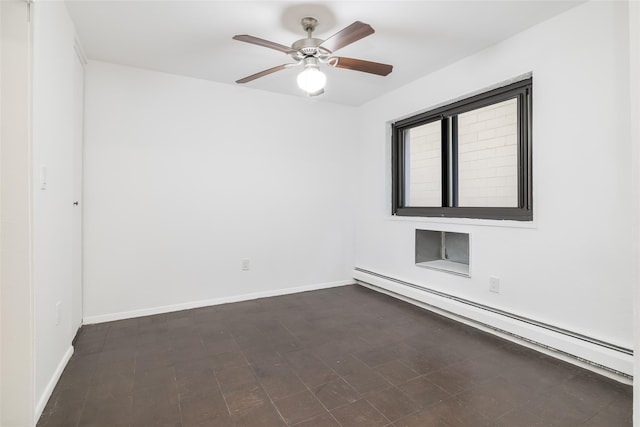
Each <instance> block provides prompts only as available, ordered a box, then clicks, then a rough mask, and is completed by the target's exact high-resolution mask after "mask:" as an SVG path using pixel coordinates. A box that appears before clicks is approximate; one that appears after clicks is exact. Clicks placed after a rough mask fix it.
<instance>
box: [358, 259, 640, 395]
mask: <svg viewBox="0 0 640 427" xmlns="http://www.w3.org/2000/svg"><path fill="white" fill-rule="evenodd" d="M354 279H356V281H357V282H358V283H360V284H362V285H363V286H367V287H370V288H372V289H374V290H377V291H379V292H383V293H387V294H389V295H391V296H394V297H396V298H400V299H403V300H404V301H407V302H409V303H411V304H414V305H417V306H420V307H422V308H425V309H427V310H430V311H433V312H436V313H438V314H441V315H443V316H446V317H449V318H452V319H454V320H457V321H460V322H462V323H465V324H468V325H470V326H473V327H476V328H479V329H482V330H484V331H486V332H489V333H492V334H494V335H498V336H500V337H502V338H505V339H507V340H510V341H513V342H516V343H518V344H521V345H524V346H527V347H530V348H533V349H535V350H537V351H540V352H543V353H545V354H548V355H551V356H553V357H556V358H559V359H562V360H565V361H567V362H569V363H572V364H574V365H578V366H581V367H583V368H586V369H589V370H591V371H594V372H597V373H599V374H601V375H605V376H607V377H610V378H613V379H615V380H617V381H620V382H623V383H626V384H630V383H631V381H632V379H633V351H632V350H630V349H626V348H622V347H619V346H616V345H614V344H609V343H606V342H603V341H600V340H597V339H591V340H589V339H588V338H589V337H585V336H584V335H580V334H577V333H570V331H566V330H562V329H560V328H556V330H553V329H549V325H545V324H541V323H539V324H536V322H534V321H530V320H529V319H524V318H522V317H519V316H517V315H513V314H510V313H506V314H505V312H501V310H497V309H493V310H492V309H491V308H490V307H484V306H481V305H480V304H476V305H473V304H468V302H467V303H465V301H464V300H462V301H460V300H456V298H453V297H451V296H448V295H446V294H443V293H441V292H437V291H432V290H429V289H426V288H422V287H419V286H417V285H415V284H411V283H408V282H404V281H402V280H398V279H395V278H392V277H388V276H384V275H382V274H378V273H375V272H372V271H369V270H364V269H361V268H356V270H354ZM527 320H529V321H527ZM540 325H544V326H546V327H543V326H540ZM563 332H564V333H563ZM567 332H568V333H567Z"/></svg>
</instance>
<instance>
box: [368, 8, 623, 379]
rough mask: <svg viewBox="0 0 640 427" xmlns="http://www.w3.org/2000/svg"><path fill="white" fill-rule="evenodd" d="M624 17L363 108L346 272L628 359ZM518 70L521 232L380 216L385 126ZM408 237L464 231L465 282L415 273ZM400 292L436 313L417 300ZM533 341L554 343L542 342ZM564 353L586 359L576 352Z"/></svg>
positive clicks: (385, 178) (497, 55) (546, 31)
mask: <svg viewBox="0 0 640 427" xmlns="http://www.w3.org/2000/svg"><path fill="white" fill-rule="evenodd" d="M626 10H627V5H626V4H625V3H620V2H593V3H587V4H585V5H581V6H579V7H577V8H574V9H571V10H569V11H568V12H566V13H564V14H562V15H559V16H557V17H555V18H553V19H551V20H549V21H546V22H544V23H541V24H539V25H537V26H535V27H532V28H531V29H529V30H527V31H525V32H523V33H520V34H519V35H516V36H515V37H513V38H511V39H508V40H506V41H504V42H501V43H499V44H497V45H495V46H493V47H491V48H489V49H487V50H485V51H482V52H480V53H478V54H475V55H473V56H471V57H468V58H466V59H464V60H462V61H459V62H458V63H455V64H453V65H451V66H449V67H446V68H445V69H442V70H440V71H438V72H435V73H433V74H430V75H428V76H426V77H424V78H422V79H420V80H418V81H416V82H414V83H412V84H409V85H407V86H405V87H403V88H401V89H399V90H397V91H395V92H393V93H391V94H388V95H386V96H383V97H381V98H379V99H377V100H375V101H372V102H370V103H369V104H367V105H366V106H364V107H363V108H362V111H361V121H360V123H361V124H360V126H359V127H360V128H361V129H362V132H361V135H360V137H359V141H360V146H359V150H358V159H359V167H358V180H359V186H358V194H359V199H358V211H357V221H356V223H357V233H356V241H357V243H356V266H357V267H360V268H363V269H367V270H371V271H373V272H376V273H379V274H382V275H385V276H389V277H393V278H397V279H401V280H404V281H407V282H410V283H414V284H418V285H421V286H424V287H428V288H432V289H435V290H438V291H442V292H445V293H448V294H452V295H455V296H459V297H462V298H465V299H469V300H472V301H476V302H479V303H481V304H485V305H488V306H492V307H497V308H500V309H503V310H506V311H509V312H513V313H516V314H519V315H522V316H526V317H529V318H532V319H537V320H539V321H542V322H546V323H549V324H552V325H555V326H558V327H562V328H565V329H568V330H571V331H574V332H578V333H582V334H585V335H587V336H590V337H594V338H596V339H600V340H604V341H607V342H610V343H613V344H617V345H620V346H623V347H626V348H632V347H633V316H632V314H633V304H632V297H633V286H632V277H631V274H632V266H633V265H634V264H633V263H634V260H632V257H631V248H632V240H633V236H632V233H631V232H630V230H631V227H632V223H633V219H632V209H631V208H632V197H631V194H632V193H631V159H630V153H631V144H630V135H629V128H630V125H629V116H628V114H626V112H627V111H628V108H629V96H628V91H629V67H628V55H629V51H628V49H629V41H628V32H627V29H628V15H627V14H626ZM527 72H533V187H534V222H533V224H514V223H511V222H509V223H502V222H500V221H486V220H485V221H482V220H456V219H450V220H438V219H432V220H428V219H424V220H420V219H400V218H391V217H390V209H391V208H390V196H389V192H390V174H389V168H390V159H389V156H390V155H389V152H390V148H389V142H388V137H387V136H388V135H387V128H386V125H385V123H387V122H389V121H393V120H396V119H398V118H402V117H406V116H407V115H412V114H414V113H415V112H418V111H424V110H427V109H429V108H430V107H432V106H434V105H437V104H440V103H444V102H447V101H448V100H452V99H454V98H457V97H460V96H464V95H465V94H469V93H472V92H475V91H478V90H480V89H483V88H486V87H489V86H491V85H494V84H497V83H499V82H502V81H506V80H508V79H511V78H514V77H516V76H519V75H522V74H524V73H527ZM416 228H423V229H442V230H447V231H461V232H469V233H471V274H472V277H471V278H470V279H469V278H463V277H458V276H454V275H450V274H446V273H441V272H436V271H431V270H427V269H424V268H420V267H416V266H415V265H414V233H415V229H416ZM356 275H357V273H356ZM491 275H495V276H498V277H500V280H501V283H500V285H501V291H500V293H499V294H494V293H490V292H489V290H488V288H489V286H488V285H489V283H488V282H489V276H491ZM383 286H384V284H383ZM400 292H402V291H400ZM411 295H412V296H413V297H414V298H418V299H422V300H424V301H427V300H429V302H431V303H434V304H436V305H437V304H441V301H438V300H437V299H430V298H431V297H429V296H428V295H427V294H426V293H420V292H412V293H411ZM452 309H453V310H456V308H455V307H454V308H452ZM468 315H470V316H471V317H474V316H475V317H476V318H477V319H480V320H482V321H485V322H488V323H489V324H494V325H496V324H498V322H499V320H496V318H492V317H490V316H486V315H484V317H482V316H483V315H481V314H478V313H475V314H474V313H471V314H468ZM505 325H506V324H505ZM504 327H506V328H509V327H510V326H509V325H506V326H504ZM518 333H520V334H523V335H525V336H527V334H528V335H530V337H531V336H534V335H535V334H537V333H538V332H536V331H527V330H525V329H524V328H523V329H522V330H520V331H518ZM535 338H536V339H537V340H539V341H540V340H541V341H542V342H543V343H545V342H544V341H545V340H547V342H546V344H547V345H553V346H554V347H556V348H558V346H561V345H562V343H560V344H558V342H554V341H552V340H551V338H549V337H547V338H546V337H545V336H544V334H541V336H535ZM554 339H555V338H554ZM570 351H572V352H574V354H576V353H577V354H578V355H579V356H583V357H586V356H588V357H589V358H591V357H592V356H593V355H592V354H591V353H589V351H590V350H585V349H581V348H579V347H575V346H574V347H571V349H570ZM605 353H606V351H605ZM594 357H595V356H594ZM618 357H619V358H620V359H621V360H619V361H618V362H620V363H617V362H616V361H615V360H613V359H616V358H618ZM599 362H602V363H611V364H616V366H614V368H616V369H619V370H622V371H625V372H626V373H628V374H631V370H632V364H631V357H630V356H621V355H617V354H616V355H613V356H612V355H611V354H607V355H604V356H603V357H602V358H601V360H599Z"/></svg>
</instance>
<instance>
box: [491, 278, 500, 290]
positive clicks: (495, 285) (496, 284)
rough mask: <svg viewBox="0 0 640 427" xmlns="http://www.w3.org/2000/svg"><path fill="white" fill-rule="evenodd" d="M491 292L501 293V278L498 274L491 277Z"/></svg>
mask: <svg viewBox="0 0 640 427" xmlns="http://www.w3.org/2000/svg"><path fill="white" fill-rule="evenodd" d="M489 292H495V293H496V294H499V293H500V278H499V277H496V276H490V277H489Z"/></svg>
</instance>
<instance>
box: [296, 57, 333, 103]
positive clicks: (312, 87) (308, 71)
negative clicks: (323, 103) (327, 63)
mask: <svg viewBox="0 0 640 427" xmlns="http://www.w3.org/2000/svg"><path fill="white" fill-rule="evenodd" d="M314 60H315V61H314ZM326 84H327V76H325V74H324V73H323V72H322V71H320V67H318V63H317V60H316V58H307V59H305V64H304V70H302V72H301V73H300V74H298V87H299V88H300V89H302V90H303V91H305V92H306V93H308V94H313V93H317V92H319V91H321V90H322V89H324V86H325V85H326Z"/></svg>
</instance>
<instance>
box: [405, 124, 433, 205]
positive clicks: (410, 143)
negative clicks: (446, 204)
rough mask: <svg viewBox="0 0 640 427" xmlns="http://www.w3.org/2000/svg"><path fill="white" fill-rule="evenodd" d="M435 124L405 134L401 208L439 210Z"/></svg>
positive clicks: (407, 131) (410, 130) (412, 129)
mask: <svg viewBox="0 0 640 427" xmlns="http://www.w3.org/2000/svg"><path fill="white" fill-rule="evenodd" d="M441 126H442V125H441V122H440V121H439V120H438V121H435V122H431V123H427V124H424V125H421V126H416V127H414V128H411V129H407V130H405V131H404V132H405V134H404V141H405V174H406V176H405V181H404V183H405V193H404V194H405V200H404V205H405V206H407V207H410V206H422V207H434V206H442V160H441V153H440V152H441V149H442V142H441V138H442V131H441Z"/></svg>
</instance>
